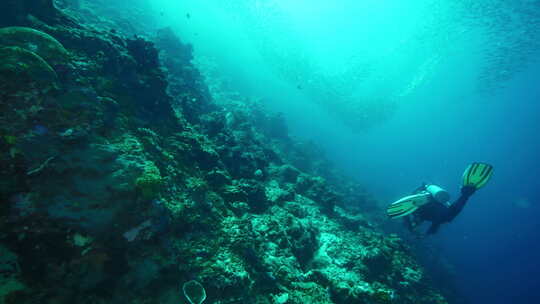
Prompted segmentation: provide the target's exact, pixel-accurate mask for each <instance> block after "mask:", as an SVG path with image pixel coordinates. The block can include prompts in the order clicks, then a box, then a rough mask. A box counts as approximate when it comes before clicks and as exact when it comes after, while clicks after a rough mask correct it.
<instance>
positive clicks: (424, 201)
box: [386, 163, 493, 234]
mask: <svg viewBox="0 0 540 304" xmlns="http://www.w3.org/2000/svg"><path fill="white" fill-rule="evenodd" d="M492 174H493V167H492V166H491V165H489V164H485V163H472V164H471V165H469V167H467V169H466V170H465V172H464V173H463V183H462V186H461V195H460V197H459V198H458V199H457V200H456V201H455V202H454V203H452V204H450V203H449V200H450V195H449V194H448V192H446V190H444V189H442V188H441V187H439V186H437V185H430V184H425V183H424V184H422V186H420V187H419V188H418V189H416V190H415V191H414V192H413V194H412V195H409V196H406V197H404V198H401V199H400V200H398V201H396V202H394V203H392V204H391V205H390V206H388V208H387V210H386V212H387V214H388V216H390V217H391V218H400V217H405V224H406V226H407V228H408V229H409V231H411V232H415V231H416V228H417V226H418V225H420V224H421V223H423V222H425V221H429V222H431V226H430V227H429V229H428V230H427V234H434V233H436V232H437V230H438V229H439V227H440V225H441V224H443V223H449V222H451V221H452V220H453V219H454V218H455V217H456V216H457V215H458V214H459V213H460V212H461V210H463V207H465V204H466V203H467V200H468V199H469V198H470V197H471V195H473V194H474V192H476V190H478V189H480V188H482V187H483V186H484V185H486V183H487V182H488V181H489V179H490V178H491V175H492Z"/></svg>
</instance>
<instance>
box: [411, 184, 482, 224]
mask: <svg viewBox="0 0 540 304" xmlns="http://www.w3.org/2000/svg"><path fill="white" fill-rule="evenodd" d="M425 189H426V185H425V184H424V185H422V186H421V187H419V188H418V189H416V191H414V193H413V194H416V193H419V192H421V191H424V190H425ZM475 191H476V188H474V187H470V186H466V187H462V188H461V196H460V197H459V198H458V199H457V200H456V201H455V202H454V203H453V204H451V205H449V206H448V205H445V204H441V203H439V202H437V201H436V200H435V199H434V198H432V199H431V202H429V203H427V204H425V205H423V206H422V207H420V208H418V210H416V211H415V212H414V213H413V214H412V218H411V217H406V218H405V221H406V224H407V227H408V228H409V230H413V229H414V227H415V226H416V225H418V224H420V223H421V222H423V221H430V222H431V227H429V229H428V231H427V233H428V234H433V233H435V232H437V230H439V226H440V225H441V224H443V223H448V222H451V221H452V220H453V219H454V218H455V217H456V216H457V215H458V214H459V213H460V212H461V210H463V207H465V203H467V200H468V199H469V197H470V196H471V195H472V194H473V193H474V192H475Z"/></svg>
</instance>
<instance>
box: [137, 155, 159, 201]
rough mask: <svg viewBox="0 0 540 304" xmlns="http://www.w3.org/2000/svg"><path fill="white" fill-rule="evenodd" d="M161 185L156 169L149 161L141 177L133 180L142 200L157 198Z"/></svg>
mask: <svg viewBox="0 0 540 304" xmlns="http://www.w3.org/2000/svg"><path fill="white" fill-rule="evenodd" d="M162 183H163V180H162V178H161V173H160V172H159V169H158V167H156V165H155V164H154V163H152V162H150V161H148V162H146V164H145V166H144V171H143V173H142V175H141V176H139V177H138V178H137V180H135V185H136V187H137V190H138V191H139V192H140V193H141V195H142V197H143V198H144V199H154V198H157V197H158V196H159V191H160V187H161V185H162Z"/></svg>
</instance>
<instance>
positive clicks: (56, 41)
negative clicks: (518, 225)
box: [0, 1, 447, 304]
mask: <svg viewBox="0 0 540 304" xmlns="http://www.w3.org/2000/svg"><path fill="white" fill-rule="evenodd" d="M38 2H39V1H38ZM42 2H43V3H47V1H42ZM9 3H11V2H9ZM36 3H37V2H36ZM40 3H41V2H40ZM48 3H52V2H50V1H49V2H48ZM81 5H82V4H81ZM20 8H21V7H20V6H13V5H11V6H8V9H9V12H10V13H13V14H14V15H17V14H19V13H20V11H19V9H20ZM53 8H54V7H53ZM42 14H47V12H46V11H43V12H42ZM51 14H54V16H53V15H50V16H49V17H43V16H42V15H41V14H36V15H35V16H34V17H32V18H25V19H24V20H23V19H20V20H19V19H18V21H17V22H15V21H13V22H11V23H10V22H9V20H12V19H9V20H8V22H4V23H8V24H5V25H6V26H14V25H17V26H23V27H15V28H14V27H9V28H7V29H0V43H1V44H2V48H0V54H3V55H2V56H1V57H2V62H1V65H0V72H1V74H0V75H1V76H0V77H4V78H2V83H3V84H2V86H3V88H4V87H5V88H11V89H10V92H9V94H4V95H5V96H4V95H3V96H2V103H1V105H0V108H1V112H0V113H1V114H0V181H1V182H0V201H1V203H0V252H1V255H0V256H1V258H0V270H1V271H0V283H1V286H2V287H1V288H0V303H44V304H49V303H50V304H52V303H141V304H142V303H171V304H172V303H183V302H184V303H186V302H185V301H186V300H188V301H192V302H193V303H195V302H198V303H201V302H202V301H204V298H207V300H206V302H208V303H222V304H225V303H293V304H294V303H306V302H307V303H321V304H322V303H336V304H341V303H366V304H368V303H420V304H421V303H429V304H433V303H440V304H442V303H447V301H446V300H445V299H444V297H443V296H441V295H440V293H439V292H438V291H437V290H435V289H434V288H432V287H431V284H430V281H429V278H428V276H427V275H426V274H425V272H424V270H423V268H422V267H421V266H420V265H419V264H418V263H417V262H416V261H415V259H414V258H413V257H412V255H411V254H410V251H409V249H408V247H407V245H405V244H404V243H403V242H402V241H401V240H400V239H399V238H397V237H396V236H393V235H384V234H382V233H381V232H379V231H378V229H377V222H378V219H379V214H378V213H377V212H374V211H373V210H374V205H375V204H374V199H373V198H372V197H370V196H369V195H368V194H367V193H366V192H365V191H363V190H362V188H361V186H359V185H358V184H356V183H355V182H353V181H351V180H350V179H348V178H346V177H343V176H341V175H340V174H338V173H337V172H335V170H334V169H333V168H332V166H331V164H330V163H329V162H327V161H326V160H325V158H324V156H323V155H322V154H321V153H320V152H319V151H318V149H317V148H316V147H315V146H314V145H313V144H309V143H302V142H301V141H298V140H295V139H292V138H290V137H289V136H288V134H287V127H286V123H285V121H284V119H283V117H280V116H279V115H276V114H273V113H269V112H268V111H267V110H266V109H265V108H264V107H263V106H262V105H260V104H259V103H257V102H254V101H249V100H245V99H243V98H241V97H238V96H235V95H234V94H228V93H226V92H223V91H220V90H219V89H218V88H217V86H214V85H213V84H212V83H210V81H212V80H211V79H206V80H205V79H204V78H203V76H202V75H201V73H199V71H198V70H197V67H195V66H194V65H193V63H192V62H191V59H192V54H191V48H190V47H189V46H187V45H185V44H183V43H182V42H180V40H179V39H178V38H177V37H176V36H175V35H173V33H171V32H170V31H169V30H163V31H161V32H160V33H159V35H158V38H157V42H156V43H155V44H154V43H153V42H151V41H149V40H148V39H146V38H144V37H143V36H138V37H126V36H125V35H123V34H121V33H117V32H113V31H111V30H110V29H109V28H106V27H105V26H104V28H94V27H89V26H86V25H85V24H83V23H81V24H77V25H75V24H76V22H72V21H73V20H84V19H85V18H88V15H89V14H91V10H84V11H83V12H81V14H85V15H86V17H82V16H80V15H76V14H75V12H74V11H71V14H72V15H71V16H70V15H67V14H66V13H65V12H61V11H57V9H54V13H51ZM58 14H61V15H63V16H64V17H63V18H66V19H65V20H64V21H62V20H61V19H57V18H55V16H57V15H58ZM6 20H7V19H6ZM52 20H54V22H53V21H52ZM70 20H71V21H70ZM6 33H8V34H6ZM160 48H162V49H160ZM174 48H178V49H179V50H181V52H182V55H181V56H175V57H174V58H173V52H172V50H173V49H174ZM167 49H168V50H167ZM160 50H162V52H161V53H160ZM164 66H165V67H166V69H164V68H163V67H164ZM9 73H12V74H9ZM6 75H13V76H9V77H7V76H6ZM20 79H24V80H25V81H28V82H35V83H37V84H36V85H28V86H26V87H21V86H20V82H18V81H19V80H20ZM55 80H56V81H55ZM205 81H206V82H205ZM38 84H39V85H38ZM53 84H54V85H53ZM45 87H47V88H45ZM186 282H197V283H196V284H195V283H189V284H188V285H187V287H186V285H183V284H184V283H186ZM182 286H184V288H183V289H182ZM202 286H204V287H202ZM201 289H202V291H201ZM182 291H183V292H182ZM184 293H188V294H190V295H188V296H189V298H188V299H186V298H185V296H184ZM203 293H204V297H203Z"/></svg>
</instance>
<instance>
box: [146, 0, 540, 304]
mask: <svg viewBox="0 0 540 304" xmlns="http://www.w3.org/2000/svg"><path fill="white" fill-rule="evenodd" d="M154 5H155V8H156V10H159V11H162V12H164V13H163V15H162V20H161V22H162V24H161V25H162V26H172V27H174V28H175V29H176V30H177V31H178V32H179V33H180V35H181V37H183V38H184V39H186V41H187V42H189V43H192V44H193V45H194V47H195V52H196V55H197V56H196V57H197V58H198V60H200V61H201V65H205V64H206V66H211V68H208V70H207V72H208V73H213V74H212V75H214V76H215V77H217V76H216V75H220V77H223V78H224V79H223V83H224V85H225V86H227V87H228V88H229V89H234V90H237V91H239V92H240V93H241V94H242V95H244V96H250V97H252V98H256V99H261V100H262V101H263V102H265V103H266V104H267V105H268V106H269V107H270V108H272V109H273V110H277V111H282V112H284V113H285V115H286V118H287V120H288V124H289V126H290V130H291V132H292V133H293V134H294V135H296V136H298V137H299V138H308V139H312V140H313V141H315V142H317V143H318V144H320V145H322V146H323V147H324V149H325V151H326V152H327V155H328V157H329V158H330V159H331V160H332V161H333V162H334V163H336V165H337V166H338V167H339V168H341V170H343V172H344V173H346V174H349V175H350V176H353V177H355V178H358V179H359V180H360V181H361V182H362V183H363V184H364V185H365V186H366V188H367V189H368V190H369V191H370V192H371V193H373V194H374V195H375V196H377V197H378V198H379V199H380V200H381V208H384V204H385V203H389V202H391V201H393V200H395V199H397V198H399V197H401V196H403V195H405V194H407V193H409V192H411V191H412V190H413V189H415V188H416V187H417V186H418V185H419V184H420V183H422V182H433V183H437V184H439V185H441V186H443V187H445V188H446V189H448V190H449V192H450V193H451V194H453V198H457V196H458V193H459V187H460V179H461V174H462V172H463V170H464V169H465V168H466V166H467V165H468V164H469V163H471V162H473V161H483V162H488V163H490V164H492V165H493V166H494V167H495V173H494V176H493V179H492V180H491V181H490V183H489V184H488V185H487V186H486V187H485V188H484V189H481V190H480V191H478V192H477V193H476V194H475V195H474V196H473V197H472V198H471V200H470V201H469V203H468V204H467V205H466V207H465V209H464V211H463V212H462V214H460V215H459V216H458V218H457V219H456V220H455V221H453V222H452V223H450V224H447V225H445V226H444V227H443V228H442V229H441V231H440V232H439V233H438V234H437V235H435V236H432V237H430V238H428V239H425V240H423V242H424V243H425V244H428V245H429V246H431V247H433V248H436V250H437V252H438V254H440V255H441V257H442V258H444V259H445V260H447V261H448V263H450V264H451V265H453V269H454V272H455V273H454V275H455V280H456V282H455V283H456V285H457V287H458V289H459V291H460V292H461V293H462V294H464V295H465V296H466V297H467V298H468V300H469V301H470V302H471V303H488V302H489V303H538V302H539V295H538V293H537V291H536V290H535V288H537V287H538V286H540V280H539V279H538V278H539V277H540V265H539V262H538V256H540V245H539V243H538V228H540V227H539V221H538V216H540V204H539V201H538V194H539V191H540V190H539V189H540V179H539V174H538V168H540V160H539V158H538V155H539V154H540V153H539V152H540V143H539V141H538V134H537V132H538V129H539V127H540V123H539V121H538V117H539V116H538V113H540V111H539V110H540V103H539V101H540V100H539V99H540V86H539V85H538V79H539V78H540V62H538V60H537V58H539V57H538V55H540V45H539V43H538V41H540V4H539V3H538V1H512V2H507V1H506V2H505V1H495V0H492V1H475V2H471V1H361V2H359V1H347V0H337V1H300V0H299V1H278V0H274V1H270V0H269V1H255V0H254V1H247V0H245V1H241V0H238V1H205V2H202V1H183V2H182V3H178V2H177V1H168V0H161V1H155V3H154ZM188 16H189V17H188Z"/></svg>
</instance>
